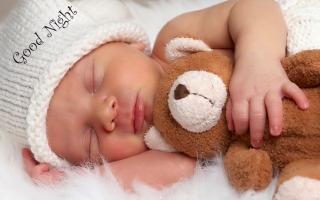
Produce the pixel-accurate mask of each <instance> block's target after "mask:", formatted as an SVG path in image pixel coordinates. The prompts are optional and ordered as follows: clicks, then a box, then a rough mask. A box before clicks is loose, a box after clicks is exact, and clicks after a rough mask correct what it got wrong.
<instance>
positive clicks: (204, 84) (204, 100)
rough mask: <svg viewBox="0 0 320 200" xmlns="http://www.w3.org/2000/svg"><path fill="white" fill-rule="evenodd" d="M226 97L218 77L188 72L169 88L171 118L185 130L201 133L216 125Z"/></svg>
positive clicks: (210, 74) (207, 73) (202, 72)
mask: <svg viewBox="0 0 320 200" xmlns="http://www.w3.org/2000/svg"><path fill="white" fill-rule="evenodd" d="M226 96H227V92H226V87H225V85H224V83H223V81H222V80H221V78H220V77H218V76H217V75H215V74H213V73H210V72H206V71H187V72H185V73H183V74H181V75H180V76H178V77H177V79H176V80H175V81H174V83H173V85H172V86H171V89H170V92H169V98H168V106H169V110H170V113H171V116H172V117H173V118H174V119H175V121H176V122H178V124H180V125H181V126H182V127H183V128H184V129H186V130H188V131H190V132H193V133H201V132H204V131H207V130H209V129H210V128H212V127H213V126H215V125H216V124H217V122H218V120H219V118H220V116H221V112H222V108H223V106H224V104H225V101H226Z"/></svg>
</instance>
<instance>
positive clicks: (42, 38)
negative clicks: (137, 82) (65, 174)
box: [0, 0, 149, 167]
mask: <svg viewBox="0 0 320 200" xmlns="http://www.w3.org/2000/svg"><path fill="white" fill-rule="evenodd" d="M106 11H107V10H106ZM96 22H97V21H95V20H92V18H90V17H89V16H88V15H86V14H85V12H82V11H81V10H80V9H79V8H78V7H76V6H75V5H74V4H72V3H70V2H68V1H65V0H20V1H19V2H18V5H17V6H16V8H15V9H14V10H13V11H12V12H11V13H10V15H9V16H8V17H7V19H6V21H5V22H4V24H3V25H2V26H1V28H0V128H1V129H2V130H3V131H2V132H6V133H8V135H10V136H13V137H15V139H17V140H18V141H19V142H20V143H22V144H25V145H28V146H30V148H31V151H32V152H33V154H34V155H35V158H36V160H38V161H39V162H46V163H50V164H52V165H54V166H57V167H62V166H68V165H69V164H68V162H67V161H65V160H63V159H62V158H59V157H58V156H57V155H56V154H55V153H54V152H52V150H51V149H50V147H49V144H48V140H47V135H46V115H47V110H48V106H49V102H50V100H51V97H52V96H53V94H54V89H55V88H56V87H57V85H58V84H59V82H60V80H61V79H62V78H63V77H64V75H65V74H66V72H67V71H68V70H69V69H70V68H71V67H72V66H73V64H74V63H75V62H77V61H78V60H79V59H80V58H82V57H83V56H84V55H86V54H88V53H89V52H90V51H92V50H93V49H95V48H97V47H98V46H100V45H102V44H104V43H107V42H111V41H123V42H127V43H132V42H142V43H144V44H145V45H146V46H149V43H148V39H147V36H146V34H145V32H144V31H143V30H142V29H141V28H140V27H138V26H136V25H134V24H130V23H122V22H108V23H106V22H105V21H104V23H99V24H98V23H96Z"/></svg>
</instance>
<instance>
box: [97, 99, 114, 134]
mask: <svg viewBox="0 0 320 200" xmlns="http://www.w3.org/2000/svg"><path fill="white" fill-rule="evenodd" d="M100 109H101V111H100V121H101V123H102V126H103V127H104V129H105V130H106V131H109V132H110V131H113V129H114V128H115V126H116V117H117V112H118V102H117V99H116V97H114V96H110V97H108V98H106V99H105V100H104V102H103V106H102V108H100Z"/></svg>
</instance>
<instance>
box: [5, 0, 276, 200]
mask: <svg viewBox="0 0 320 200" xmlns="http://www.w3.org/2000/svg"><path fill="white" fill-rule="evenodd" d="M105 1H107V0H105ZM220 1H221V0H211V1H210V0H183V1H174V0H158V1H156V0H155V1H152V0H150V1H147V0H144V1H143V0H123V1H122V2H123V3H124V4H125V5H126V6H127V8H128V9H129V11H130V12H131V14H132V16H133V17H134V18H135V19H136V21H137V22H138V23H140V24H141V25H142V26H144V27H145V28H146V30H147V32H148V33H149V35H150V38H151V42H154V40H155V37H156V34H157V32H158V31H159V29H160V27H161V26H162V25H163V24H164V23H165V22H166V21H168V20H169V19H170V18H172V17H173V16H175V15H177V14H179V13H182V12H185V11H189V10H193V9H198V8H202V7H205V6H208V5H212V4H214V3H217V2H220ZM0 137H1V134H0ZM106 167H107V166H106ZM67 173H68V174H69V178H68V179H67V180H66V181H65V182H63V183H61V184H58V185H54V186H36V185H35V184H33V182H32V181H31V180H30V178H29V177H28V176H27V175H26V174H25V172H24V170H23V165H22V162H21V153H20V148H19V147H18V146H16V145H12V141H9V140H7V139H4V138H0V199H1V200H29V199H30V200H38V199H39V200H43V199H46V200H51V199H52V200H60V199H61V200H62V199H63V200H65V199H74V200H100V199H101V200H102V199H103V200H109V199H110V200H122V199H123V200H124V199H125V200H137V199H142V200H152V199H159V200H160V199H166V200H170V199H172V200H180V199H181V200H182V199H183V200H187V199H190V200H224V199H226V200H236V199H241V200H258V199H259V200H268V199H271V198H272V194H273V192H274V185H275V184H274V183H273V184H271V186H270V187H269V188H267V189H266V190H265V191H262V192H259V193H255V192H253V191H248V192H246V193H244V194H238V193H237V192H235V191H234V190H233V189H232V188H231V187H230V186H229V185H228V181H227V179H226V176H225V173H224V170H223V166H222V162H221V159H220V158H219V159H217V160H216V161H215V164H214V165H212V166H210V167H207V168H205V169H198V170H197V173H196V175H195V176H194V177H192V178H190V179H188V180H181V182H179V183H176V184H174V185H172V186H171V187H168V188H166V189H163V190H162V191H156V190H153V189H152V188H149V187H147V186H145V185H143V184H141V183H136V184H135V187H134V192H132V193H127V192H125V191H123V190H122V188H121V187H120V186H119V185H118V183H117V181H116V180H115V178H114V177H113V176H112V174H107V175H105V176H104V177H101V176H100V175H99V173H97V172H96V171H88V170H87V171H85V173H81V174H78V173H76V172H74V171H69V172H67Z"/></svg>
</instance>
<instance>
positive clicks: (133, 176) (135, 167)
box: [109, 150, 196, 190]
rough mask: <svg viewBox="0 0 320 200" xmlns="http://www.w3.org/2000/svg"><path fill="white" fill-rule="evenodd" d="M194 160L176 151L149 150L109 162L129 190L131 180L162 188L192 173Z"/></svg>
mask: <svg viewBox="0 0 320 200" xmlns="http://www.w3.org/2000/svg"><path fill="white" fill-rule="evenodd" d="M195 165H196V161H195V160H194V159H192V158H189V157H187V156H185V155H182V154H178V153H166V152H160V151H155V150H149V151H146V152H144V153H141V154H138V155H136V156H132V157H129V158H126V159H123V160H119V161H115V162H112V163H109V166H110V169H111V171H112V173H113V174H114V175H115V177H116V178H117V179H118V181H119V182H120V183H121V184H122V186H123V187H124V188H125V189H127V190H130V189H131V188H132V182H133V181H135V180H138V181H141V182H143V183H146V184H147V185H150V186H152V187H154V188H158V189H160V188H163V187H165V186H169V185H171V184H173V183H176V182H177V181H179V180H182V179H184V178H188V177H190V176H192V175H193V174H194V170H195Z"/></svg>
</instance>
